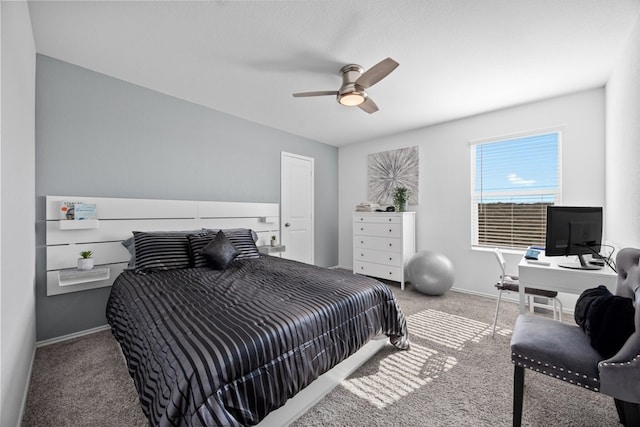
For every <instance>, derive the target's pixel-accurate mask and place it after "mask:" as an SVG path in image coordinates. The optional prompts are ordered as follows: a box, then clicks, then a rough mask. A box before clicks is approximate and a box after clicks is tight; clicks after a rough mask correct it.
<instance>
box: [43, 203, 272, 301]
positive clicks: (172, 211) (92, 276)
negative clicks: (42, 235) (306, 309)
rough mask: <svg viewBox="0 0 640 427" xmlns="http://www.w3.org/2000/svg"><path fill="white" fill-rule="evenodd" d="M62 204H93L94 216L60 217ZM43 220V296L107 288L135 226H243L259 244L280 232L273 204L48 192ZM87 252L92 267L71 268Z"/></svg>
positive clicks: (155, 228) (122, 265) (150, 228)
mask: <svg viewBox="0 0 640 427" xmlns="http://www.w3.org/2000/svg"><path fill="white" fill-rule="evenodd" d="M61 202H83V203H95V205H96V214H97V219H96V220H64V219H61V218H60V203H61ZM46 219H47V220H46V245H47V260H46V266H47V296H51V295H58V294H64V293H68V292H77V291H84V290H87V289H94V288H101V287H105V286H111V285H112V284H113V281H114V280H115V278H116V277H117V276H118V274H120V272H122V270H123V269H124V268H126V267H127V264H128V262H129V258H130V255H129V252H128V251H127V249H126V248H125V247H124V246H122V244H121V242H122V241H123V240H125V239H127V238H129V237H131V236H132V234H131V232H132V231H133V230H136V231H160V230H197V229H200V228H240V227H243V228H251V229H253V230H255V231H256V232H257V234H258V241H257V242H256V244H257V245H267V244H269V239H270V238H271V236H272V235H274V234H275V235H276V236H280V205H279V204H277V203H246V202H212V201H190V200H158V199H123V198H106V197H79V196H47V198H46ZM87 250H89V251H93V253H94V256H93V258H94V263H95V266H96V268H94V271H92V272H87V273H83V272H77V271H75V268H76V265H77V259H78V257H79V253H80V252H81V251H87Z"/></svg>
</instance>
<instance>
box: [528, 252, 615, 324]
mask: <svg viewBox="0 0 640 427" xmlns="http://www.w3.org/2000/svg"><path fill="white" fill-rule="evenodd" d="M538 260H540V261H543V262H548V263H549V265H542V264H534V263H530V262H528V261H527V260H526V259H525V258H524V257H522V259H521V260H520V263H519V264H518V276H519V277H520V289H519V297H520V313H521V314H524V313H525V308H526V307H525V294H524V288H525V287H529V288H538V289H549V290H554V291H558V292H565V293H569V294H578V295H579V294H581V293H582V291H584V290H585V289H589V288H595V287H597V286H599V285H605V286H606V287H607V288H608V289H609V290H610V291H611V292H612V293H614V292H615V290H616V281H617V279H618V275H617V274H616V273H615V272H614V271H613V270H611V269H610V268H609V267H608V266H605V267H603V268H602V269H600V270H573V269H570V268H563V267H558V263H560V264H562V263H563V262H567V258H566V257H545V256H544V252H541V253H540V255H539V256H538Z"/></svg>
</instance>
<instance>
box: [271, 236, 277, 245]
mask: <svg viewBox="0 0 640 427" xmlns="http://www.w3.org/2000/svg"><path fill="white" fill-rule="evenodd" d="M277 245H278V238H277V237H276V235H275V234H274V235H273V236H271V246H277Z"/></svg>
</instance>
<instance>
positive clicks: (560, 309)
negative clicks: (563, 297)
mask: <svg viewBox="0 0 640 427" xmlns="http://www.w3.org/2000/svg"><path fill="white" fill-rule="evenodd" d="M554 301H555V302H557V303H558V320H560V321H561V322H562V301H560V300H559V299H558V298H555V299H554Z"/></svg>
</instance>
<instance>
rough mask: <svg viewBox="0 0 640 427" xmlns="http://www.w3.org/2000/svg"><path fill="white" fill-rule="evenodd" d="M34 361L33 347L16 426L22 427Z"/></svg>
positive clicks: (34, 351)
mask: <svg viewBox="0 0 640 427" xmlns="http://www.w3.org/2000/svg"><path fill="white" fill-rule="evenodd" d="M35 360H36V347H35V346H34V347H33V351H32V352H31V363H30V364H29V374H27V383H26V386H25V388H24V391H23V392H22V403H21V404H20V419H19V420H18V425H19V426H21V425H22V419H23V418H24V411H25V409H26V408H27V397H28V396H29V385H30V384H31V375H32V374H33V363H34V362H35Z"/></svg>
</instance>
